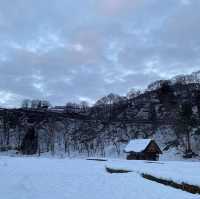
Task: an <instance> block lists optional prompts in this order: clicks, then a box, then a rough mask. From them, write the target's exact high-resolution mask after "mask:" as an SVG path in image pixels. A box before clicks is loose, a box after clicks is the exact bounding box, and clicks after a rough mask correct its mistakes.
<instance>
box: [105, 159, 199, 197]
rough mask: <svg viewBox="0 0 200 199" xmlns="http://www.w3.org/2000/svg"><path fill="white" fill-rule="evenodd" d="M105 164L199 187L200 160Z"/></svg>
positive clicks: (113, 162) (115, 162)
mask: <svg viewBox="0 0 200 199" xmlns="http://www.w3.org/2000/svg"><path fill="white" fill-rule="evenodd" d="M107 166H108V167H109V168H114V169H122V170H123V169H124V170H129V171H133V172H135V173H145V174H150V175H153V176H155V177H158V178H162V179H166V180H173V181H174V182H177V183H183V182H184V183H188V184H191V185H197V186H199V187H200V162H183V161H162V162H150V161H125V160H120V161H118V160H115V161H114V160H113V161H110V162H109V163H108V164H107ZM199 198H200V197H199Z"/></svg>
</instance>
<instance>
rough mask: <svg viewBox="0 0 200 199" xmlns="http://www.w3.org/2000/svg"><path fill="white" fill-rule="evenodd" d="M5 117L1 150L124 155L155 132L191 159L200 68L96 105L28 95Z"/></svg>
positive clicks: (196, 138) (199, 136) (198, 119)
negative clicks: (130, 143) (135, 142)
mask: <svg viewBox="0 0 200 199" xmlns="http://www.w3.org/2000/svg"><path fill="white" fill-rule="evenodd" d="M0 121H1V123H0V146H1V151H7V150H11V149H12V150H17V151H18V152H19V153H22V154H42V153H45V152H50V153H51V154H52V155H53V154H56V153H62V154H66V155H68V156H72V155H81V154H83V155H88V156H97V155H99V156H108V155H109V154H110V153H115V154H116V155H120V154H121V153H122V146H123V145H124V144H126V143H127V142H128V141H129V140H130V139H133V138H141V137H142V138H147V137H151V138H154V139H156V140H157V141H158V143H159V144H160V145H161V146H162V149H164V150H165V151H167V150H170V149H171V148H173V147H175V148H176V149H177V150H179V151H180V152H181V153H182V154H183V155H184V157H185V158H191V157H194V156H196V155H198V154H200V72H196V73H193V74H191V75H187V76H184V75H181V76H176V77H174V78H172V79H170V80H160V81H156V82H154V83H152V84H150V85H149V86H148V88H147V89H146V90H145V91H143V92H141V91H135V90H132V91H130V92H129V93H128V94H127V96H119V95H115V94H109V95H108V96H105V97H103V98H102V99H100V100H98V101H97V102H96V103H95V104H94V105H93V106H89V105H88V104H87V103H86V102H82V103H81V104H75V103H67V104H66V106H63V107H61V106H57V107H51V106H50V103H49V102H46V101H40V100H32V101H30V100H24V101H23V103H22V107H21V108H18V109H3V108H2V109H1V110H0ZM108 149H109V150H108ZM108 151H109V152H108Z"/></svg>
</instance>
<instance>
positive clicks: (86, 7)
mask: <svg viewBox="0 0 200 199" xmlns="http://www.w3.org/2000/svg"><path fill="white" fill-rule="evenodd" d="M199 8H200V3H199V2H198V1H189V0H187V1H186V0H178V1H173V0H167V1H158V0H141V1H139V0H134V1H133V0H123V1H122V0H107V1H98V0H86V1H81V0H76V1H72V0H70V1H64V0H58V1H49V0H43V1H40V0H13V1H12V3H10V2H8V1H4V0H0V97H1V100H0V105H4V106H8V105H13V106H15V105H18V104H19V103H20V100H22V99H23V98H47V99H49V100H50V101H51V102H52V103H53V104H64V103H65V102H67V101H79V100H80V99H85V98H86V99H87V98H88V99H89V100H90V101H95V100H96V99H97V98H99V97H102V96H103V95H106V94H108V93H110V92H116V93H119V94H125V93H126V92H127V91H128V89H130V88H132V87H137V88H145V87H146V86H147V84H149V83H150V82H151V81H154V80H157V79H161V78H167V77H170V76H172V75H176V74H179V73H190V72H192V71H194V70H198V69H199V64H200V60H199V52H200V46H199V45H200V39H199V34H200V28H199V26H198V21H199V18H200V14H199Z"/></svg>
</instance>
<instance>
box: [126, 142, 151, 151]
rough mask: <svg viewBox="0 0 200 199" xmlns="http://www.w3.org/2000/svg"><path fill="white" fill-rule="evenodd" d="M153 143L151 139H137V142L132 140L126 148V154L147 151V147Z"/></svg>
mask: <svg viewBox="0 0 200 199" xmlns="http://www.w3.org/2000/svg"><path fill="white" fill-rule="evenodd" d="M150 142H151V139H135V140H130V141H129V143H128V145H127V146H126V147H125V149H124V151H125V152H126V153H129V152H136V153H139V152H142V151H144V150H145V149H146V147H147V146H148V145H149V143H150Z"/></svg>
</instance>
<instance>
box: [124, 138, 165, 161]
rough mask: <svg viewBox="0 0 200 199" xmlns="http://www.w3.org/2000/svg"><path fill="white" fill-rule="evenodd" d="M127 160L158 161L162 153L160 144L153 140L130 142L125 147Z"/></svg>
mask: <svg viewBox="0 0 200 199" xmlns="http://www.w3.org/2000/svg"><path fill="white" fill-rule="evenodd" d="M124 152H125V153H127V154H128V155H127V160H158V159H159V154H162V151H161V149H160V147H159V146H158V144H157V143H156V142H155V141H154V140H152V139H135V140H130V142H129V143H128V145H127V146H126V147H125V149H124Z"/></svg>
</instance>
